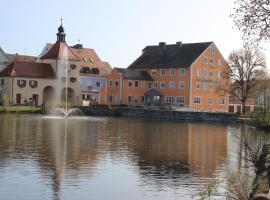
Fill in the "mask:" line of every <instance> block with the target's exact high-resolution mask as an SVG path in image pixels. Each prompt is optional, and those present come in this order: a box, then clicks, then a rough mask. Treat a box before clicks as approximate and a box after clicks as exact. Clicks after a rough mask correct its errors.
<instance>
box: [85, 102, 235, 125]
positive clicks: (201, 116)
mask: <svg viewBox="0 0 270 200" xmlns="http://www.w3.org/2000/svg"><path fill="white" fill-rule="evenodd" d="M80 109H81V110H82V111H83V112H84V113H85V114H86V115H89V116H120V117H136V118H152V119H166V120H179V121H216V122H232V121H236V115H235V114H234V113H221V112H193V111H171V110H160V109H150V108H133V107H109V106H82V107H80Z"/></svg>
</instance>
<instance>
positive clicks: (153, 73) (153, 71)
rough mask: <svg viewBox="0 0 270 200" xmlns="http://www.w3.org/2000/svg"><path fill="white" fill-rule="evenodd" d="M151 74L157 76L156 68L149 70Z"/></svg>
mask: <svg viewBox="0 0 270 200" xmlns="http://www.w3.org/2000/svg"><path fill="white" fill-rule="evenodd" d="M151 76H154V77H156V76H157V70H156V69H152V70H151Z"/></svg>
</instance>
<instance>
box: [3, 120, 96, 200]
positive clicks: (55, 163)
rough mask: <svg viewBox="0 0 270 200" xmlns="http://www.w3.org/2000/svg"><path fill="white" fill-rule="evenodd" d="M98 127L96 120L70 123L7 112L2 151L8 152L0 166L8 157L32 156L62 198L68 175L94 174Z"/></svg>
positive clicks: (55, 193)
mask: <svg viewBox="0 0 270 200" xmlns="http://www.w3.org/2000/svg"><path fill="white" fill-rule="evenodd" d="M66 125H67V126H66ZM95 129H96V126H93V124H92V123H81V122H80V121H69V122H68V123H67V124H66V120H64V119H63V120H55V119H50V120H48V119H46V120H45V119H42V118H36V117H30V116H27V117H25V116H24V115H16V116H14V115H3V116H1V119H0V151H1V152H7V151H8V154H6V155H4V156H3V157H0V168H1V167H4V166H3V165H4V163H5V160H8V159H14V158H18V159H20V158H24V157H26V156H27V157H28V156H30V157H32V158H33V159H34V161H36V162H37V164H38V166H39V167H40V170H41V175H42V179H44V180H50V181H51V186H52V191H53V193H54V199H58V198H60V197H59V193H60V189H61V183H62V182H63V181H64V180H63V179H64V178H65V179H67V180H72V181H73V182H76V180H79V178H82V177H83V178H87V177H89V176H91V174H92V170H93V168H95V165H96V161H97V135H96V132H97V131H96V130H95ZM85 130H88V131H89V130H93V132H92V133H91V134H89V132H88V131H85ZM2 161H3V162H2ZM8 162H10V160H9V161H8Z"/></svg>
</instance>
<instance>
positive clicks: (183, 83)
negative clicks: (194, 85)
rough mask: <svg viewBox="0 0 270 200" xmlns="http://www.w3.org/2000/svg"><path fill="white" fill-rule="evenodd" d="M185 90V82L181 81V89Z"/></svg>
mask: <svg viewBox="0 0 270 200" xmlns="http://www.w3.org/2000/svg"><path fill="white" fill-rule="evenodd" d="M182 86H183V87H182ZM184 88H185V81H179V89H184Z"/></svg>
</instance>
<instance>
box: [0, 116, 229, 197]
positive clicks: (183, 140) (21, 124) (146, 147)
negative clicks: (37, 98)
mask: <svg viewBox="0 0 270 200" xmlns="http://www.w3.org/2000/svg"><path fill="white" fill-rule="evenodd" d="M227 132H228V130H227V125H224V124H203V123H175V122H162V121H155V120H138V119H123V118H86V117H85V118H73V119H70V120H68V121H67V120H65V119H55V118H46V117H43V116H30V115H0V195H1V194H2V195H8V194H7V192H5V191H8V190H7V188H8V187H10V185H9V184H5V185H3V184H1V182H2V181H3V178H2V180H1V177H2V176H5V175H6V176H9V177H10V176H11V175H10V174H11V173H12V172H11V171H9V169H10V168H11V166H13V165H14V164H15V170H19V169H17V168H16V166H18V168H19V166H20V164H21V163H25V165H24V166H28V165H29V167H30V163H31V166H32V168H31V170H32V169H33V170H37V172H35V173H36V174H38V176H39V177H37V178H35V179H38V180H39V181H41V182H42V183H45V185H42V186H40V187H42V188H41V190H42V191H43V193H42V194H36V195H37V196H38V197H39V198H43V199H48V198H50V197H51V198H54V199H61V197H63V198H64V197H65V199H66V198H67V194H69V195H71V194H70V192H71V191H74V193H76V192H78V194H79V195H80V196H79V197H81V198H82V199H83V198H84V197H86V196H87V195H90V193H91V192H90V186H89V185H91V186H93V184H94V187H96V188H95V189H96V190H98V187H104V189H105V188H106V185H107V183H108V182H111V181H112V180H110V178H109V177H110V176H111V175H112V174H113V173H115V176H116V174H118V171H117V168H118V170H119V171H121V170H122V171H124V172H126V174H128V175H127V176H129V177H128V178H130V179H131V178H133V179H134V180H136V181H133V182H132V183H131V182H126V183H124V184H125V187H127V188H128V189H131V187H133V188H132V190H134V191H135V192H136V193H138V194H136V195H137V197H139V198H141V199H144V197H143V196H138V195H140V194H141V193H140V192H142V191H143V193H144V194H147V195H148V197H149V195H150V196H151V197H152V198H153V197H154V196H155V199H158V198H160V199H162V198H164V197H166V198H168V195H167V193H166V194H165V193H164V192H157V189H160V188H162V189H164V190H167V192H168V193H172V194H174V195H176V196H177V197H178V198H179V199H181V197H184V199H185V198H186V197H187V196H190V195H193V194H194V192H193V191H192V190H191V189H190V188H185V189H183V188H181V187H182V186H185V185H194V186H196V185H197V184H200V183H201V182H202V181H203V180H204V179H207V178H211V177H214V176H216V175H217V172H218V171H219V170H222V169H223V167H224V165H225V163H226V157H227V155H228V142H227V140H228V138H227V136H228V134H227ZM33 162H34V163H35V164H33ZM123 166H124V167H123ZM115 168H116V170H115V171H114V170H113V169H115ZM12 169H13V170H14V167H13V168H12ZM104 169H106V170H104ZM31 170H30V173H29V176H30V177H31V176H32V173H31ZM9 173H10V174H9ZM33 174H34V173H33ZM104 174H105V175H106V176H107V177H108V180H106V177H105V180H104V177H103V175H104ZM33 176H34V175H33ZM131 176H132V177H131ZM101 177H102V178H101ZM32 178H33V177H32ZM10 181H11V183H12V182H14V181H16V180H10ZM95 183H97V184H96V185H95ZM120 184H121V183H119V185H117V184H116V185H113V184H112V185H110V187H111V188H110V189H111V190H112V191H111V190H107V192H108V193H109V192H110V191H111V192H112V194H111V195H110V198H107V199H118V198H117V195H119V194H121V193H123V190H121V187H120V186H121V185H120ZM153 184H154V186H153ZM85 186H89V188H88V189H89V190H83V191H82V189H81V188H83V187H85ZM43 187H44V188H43ZM47 187H49V188H51V191H52V194H50V192H44V190H45V189H48V188H47ZM153 188H154V189H153ZM17 189H20V186H17ZM15 190H16V188H15ZM183 190H185V191H183ZM46 191H47V190H46ZM37 193H38V192H37ZM183 193H185V194H183ZM95 195H96V196H94V197H93V199H100V198H101V196H100V195H103V194H100V193H95ZM127 195H130V194H127ZM136 195H135V196H136ZM75 197H76V196H75ZM79 197H78V196H77V198H79ZM102 197H104V196H102ZM106 197H107V196H106ZM128 197H129V196H128ZM171 197H172V196H171ZM134 198H135V197H134ZM172 198H175V196H174V197H172ZM67 199H68V198H67ZM70 199H72V197H70Z"/></svg>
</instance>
